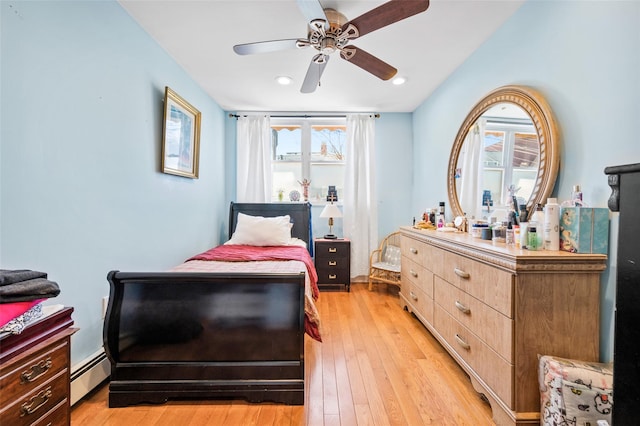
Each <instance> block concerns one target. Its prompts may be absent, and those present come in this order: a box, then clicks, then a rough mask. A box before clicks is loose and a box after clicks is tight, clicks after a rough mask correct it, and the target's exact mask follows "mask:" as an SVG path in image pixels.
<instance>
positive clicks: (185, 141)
mask: <svg viewBox="0 0 640 426" xmlns="http://www.w3.org/2000/svg"><path fill="white" fill-rule="evenodd" d="M200 120H201V114H200V111H198V110H197V109H196V108H195V107H194V106H193V105H191V104H190V103H189V102H187V101H186V100H185V99H184V98H183V97H181V96H180V95H178V94H177V93H176V92H175V91H173V90H172V89H171V88H169V86H166V87H165V89H164V114H163V121H162V123H163V124H162V165H161V167H162V172H163V173H168V174H172V175H177V176H183V177H187V178H191V179H197V178H198V167H199V159H200Z"/></svg>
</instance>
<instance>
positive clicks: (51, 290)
mask: <svg viewBox="0 0 640 426" xmlns="http://www.w3.org/2000/svg"><path fill="white" fill-rule="evenodd" d="M58 294H60V287H58V284H57V283H55V282H53V281H49V280H48V279H47V274H46V273H44V272H38V271H30V270H27V269H16V270H8V269H0V303H13V302H28V301H31V300H37V299H48V298H50V297H56V296H57V295H58Z"/></svg>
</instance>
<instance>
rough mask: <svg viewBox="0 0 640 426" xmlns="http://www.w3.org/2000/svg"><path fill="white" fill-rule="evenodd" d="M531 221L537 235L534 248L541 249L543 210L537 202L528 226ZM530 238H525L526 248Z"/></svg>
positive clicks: (542, 240) (542, 242) (542, 241)
mask: <svg viewBox="0 0 640 426" xmlns="http://www.w3.org/2000/svg"><path fill="white" fill-rule="evenodd" d="M531 222H535V226H536V230H537V231H538V232H536V236H537V237H538V243H537V244H536V248H535V250H542V249H543V245H544V238H543V235H542V234H543V232H542V228H543V227H544V211H543V210H542V204H540V203H538V204H537V205H536V210H535V211H534V212H533V214H532V215H531V220H530V221H529V226H531ZM530 242H531V241H530V239H529V238H527V248H528V246H529V243H530Z"/></svg>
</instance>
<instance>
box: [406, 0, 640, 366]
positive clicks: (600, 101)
mask: <svg viewBox="0 0 640 426" xmlns="http://www.w3.org/2000/svg"><path fill="white" fill-rule="evenodd" d="M639 70H640V2H638V1H537V0H530V1H529V2H527V3H525V4H524V6H523V7H522V8H521V9H519V10H518V11H517V12H516V14H515V15H514V16H513V18H512V19H510V20H509V21H508V22H507V23H506V24H505V25H504V26H503V27H502V28H500V29H499V30H498V31H497V32H496V33H495V34H494V35H493V37H491V38H490V39H489V40H488V41H487V42H486V43H485V44H484V45H483V46H482V47H481V48H480V49H478V50H477V51H476V52H475V53H474V54H473V56H472V57H471V58H470V59H469V60H467V61H466V62H465V63H464V64H463V65H462V66H461V67H459V69H458V70H457V71H456V72H455V73H454V74H453V75H452V76H451V77H450V78H449V79H447V81H446V82H445V83H444V84H442V85H441V86H440V87H439V88H438V90H437V91H436V92H435V93H433V95H432V96H430V97H429V98H428V99H427V100H426V101H425V102H424V103H423V104H422V105H421V106H420V107H419V108H418V109H417V110H416V111H415V112H414V117H413V119H414V123H413V126H414V153H415V156H414V161H413V170H414V173H413V175H414V182H415V184H414V187H413V210H414V211H420V210H421V209H422V208H424V206H425V205H434V204H437V202H438V201H439V200H441V199H446V198H447V195H446V175H447V161H448V158H449V149H450V148H451V144H452V142H453V140H454V138H455V135H456V132H457V130H458V127H459V126H460V124H461V123H462V121H463V119H464V118H465V116H466V115H467V113H468V112H469V110H470V109H471V108H472V107H473V106H474V104H475V103H476V102H477V101H478V100H479V99H480V98H481V97H482V96H484V95H485V94H486V93H488V92H489V91H491V90H492V89H494V88H496V87H499V86H503V85H507V84H523V85H529V86H532V87H535V88H537V89H538V90H540V91H541V92H542V93H543V94H544V95H545V97H546V99H547V100H548V102H549V104H550V106H551V108H552V109H553V111H554V113H555V116H556V119H557V121H558V123H559V125H560V131H561V135H562V147H561V166H560V174H559V176H558V180H557V184H556V187H555V190H554V193H553V196H557V197H558V198H559V199H560V200H564V199H567V198H568V197H569V196H570V194H571V188H572V186H573V185H574V184H580V185H581V186H582V189H583V192H584V199H585V201H586V202H587V203H588V204H589V205H591V206H594V207H606V206H607V199H608V197H609V194H610V189H609V187H608V185H607V178H606V176H605V175H604V172H603V170H604V168H605V167H606V166H610V165H618V164H629V163H638V162H640V143H639V142H638V121H639V120H640V102H638V99H640V72H639ZM617 231H618V215H617V213H614V214H612V215H611V238H610V253H609V262H608V268H607V271H606V272H605V273H604V274H603V275H602V293H601V339H600V340H601V358H602V360H603V361H609V360H611V359H612V357H613V354H612V345H613V317H614V313H613V305H614V296H615V275H616V267H615V262H616V254H617V249H616V248H617Z"/></svg>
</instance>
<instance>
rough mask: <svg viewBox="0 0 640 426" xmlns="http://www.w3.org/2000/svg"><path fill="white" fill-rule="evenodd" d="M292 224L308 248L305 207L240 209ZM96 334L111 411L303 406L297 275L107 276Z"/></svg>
mask: <svg viewBox="0 0 640 426" xmlns="http://www.w3.org/2000/svg"><path fill="white" fill-rule="evenodd" d="M240 212H242V213H245V214H249V215H253V216H257V215H259V216H268V217H274V216H281V215H284V214H289V215H290V216H291V218H292V222H293V228H292V235H293V236H295V237H297V238H300V239H303V240H304V241H306V242H307V243H308V242H309V224H310V205H309V204H292V203H282V204H238V203H235V204H234V203H232V204H231V208H230V222H229V235H232V233H233V230H234V229H235V224H236V218H237V215H238V213H240ZM108 280H109V283H110V285H111V291H110V297H109V304H108V307H107V314H106V319H105V327H104V344H105V350H106V353H107V356H108V358H109V360H110V361H111V382H110V385H109V406H110V407H121V406H126V405H131V404H139V403H162V402H165V401H167V400H168V399H169V398H199V399H205V398H215V399H246V400H248V401H250V402H262V401H273V402H280V403H286V404H293V405H301V404H304V314H305V311H304V291H305V280H304V274H276V273H265V274H258V273H251V274H239V273H198V272H165V273H124V272H115V271H112V272H111V273H109V276H108Z"/></svg>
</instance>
